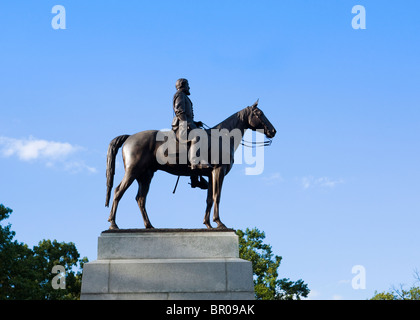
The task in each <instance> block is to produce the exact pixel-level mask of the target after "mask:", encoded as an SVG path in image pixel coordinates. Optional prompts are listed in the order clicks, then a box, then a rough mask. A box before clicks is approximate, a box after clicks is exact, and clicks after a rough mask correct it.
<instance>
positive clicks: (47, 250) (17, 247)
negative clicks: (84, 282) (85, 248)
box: [0, 204, 87, 300]
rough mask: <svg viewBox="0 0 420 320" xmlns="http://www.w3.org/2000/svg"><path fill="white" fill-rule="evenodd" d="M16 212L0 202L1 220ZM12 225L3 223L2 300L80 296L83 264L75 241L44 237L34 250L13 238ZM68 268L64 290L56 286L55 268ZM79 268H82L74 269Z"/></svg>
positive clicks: (0, 253)
mask: <svg viewBox="0 0 420 320" xmlns="http://www.w3.org/2000/svg"><path fill="white" fill-rule="evenodd" d="M12 212H13V211H12V210H11V209H9V208H6V207H4V206H3V205H1V204H0V221H3V220H5V219H7V218H8V217H9V216H10V214H11V213H12ZM14 236H15V232H14V231H12V230H11V225H10V224H8V225H7V226H5V227H3V226H2V225H0V299H1V300H4V299H7V300H24V299H25V300H26V299H36V300H69V299H70V300H75V299H79V297H80V289H81V277H82V271H81V269H82V268H83V264H84V263H86V262H87V258H86V257H85V258H83V259H79V257H80V255H79V253H78V251H77V249H76V246H75V244H74V243H72V242H70V243H65V242H58V241H56V240H54V241H51V240H42V241H40V242H39V243H38V245H37V246H34V247H33V249H30V248H28V246H27V245H26V244H23V243H19V242H18V241H16V240H13V238H14ZM56 265H61V266H63V267H64V268H65V276H66V278H65V283H66V286H65V289H54V288H53V287H52V282H51V281H52V279H53V278H54V277H55V276H56V275H57V274H52V273H51V272H52V268H53V267H54V266H56ZM77 266H79V267H80V270H79V271H74V270H73V269H75V268H77Z"/></svg>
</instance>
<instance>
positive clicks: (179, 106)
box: [174, 94, 187, 121]
mask: <svg viewBox="0 0 420 320" xmlns="http://www.w3.org/2000/svg"><path fill="white" fill-rule="evenodd" d="M185 103H186V101H185V97H184V96H183V95H182V94H181V95H178V97H176V99H175V103H174V111H175V115H176V116H177V118H178V119H179V120H180V121H187V116H186V115H185Z"/></svg>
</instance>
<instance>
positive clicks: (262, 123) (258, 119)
mask: <svg viewBox="0 0 420 320" xmlns="http://www.w3.org/2000/svg"><path fill="white" fill-rule="evenodd" d="M257 106H258V101H257V102H255V103H254V104H253V105H252V106H250V107H248V109H249V115H248V127H249V129H251V130H257V129H263V130H264V134H265V135H266V136H267V137H268V138H274V136H275V135H276V132H277V131H276V129H275V128H274V126H273V125H272V124H271V122H270V121H268V119H267V118H266V116H265V115H264V113H263V112H262V111H261V110H260V109H259V108H258V107H257Z"/></svg>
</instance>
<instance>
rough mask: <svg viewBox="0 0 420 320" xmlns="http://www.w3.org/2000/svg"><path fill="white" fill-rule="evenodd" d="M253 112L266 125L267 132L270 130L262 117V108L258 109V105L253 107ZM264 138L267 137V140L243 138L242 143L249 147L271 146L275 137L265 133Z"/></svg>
mask: <svg viewBox="0 0 420 320" xmlns="http://www.w3.org/2000/svg"><path fill="white" fill-rule="evenodd" d="M257 111H258V112H257ZM251 112H252V114H253V115H254V116H255V117H257V118H258V119H259V120H260V122H261V124H262V125H263V127H264V130H265V132H269V131H270V130H269V129H268V127H267V124H266V123H265V121H264V119H263V118H262V117H261V115H263V112H262V111H261V110H260V109H258V108H257V107H251ZM264 138H267V140H264V141H263V142H261V141H246V140H244V139H243V138H242V142H241V144H242V145H243V146H245V147H249V148H252V147H268V146H270V145H271V143H272V142H273V139H272V138H268V137H266V135H265V134H264Z"/></svg>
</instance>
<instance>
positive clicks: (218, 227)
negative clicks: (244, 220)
mask: <svg viewBox="0 0 420 320" xmlns="http://www.w3.org/2000/svg"><path fill="white" fill-rule="evenodd" d="M216 229H219V230H225V229H227V227H226V226H225V225H224V224H223V223H221V224H219V225H218V226H217V228H216Z"/></svg>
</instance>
